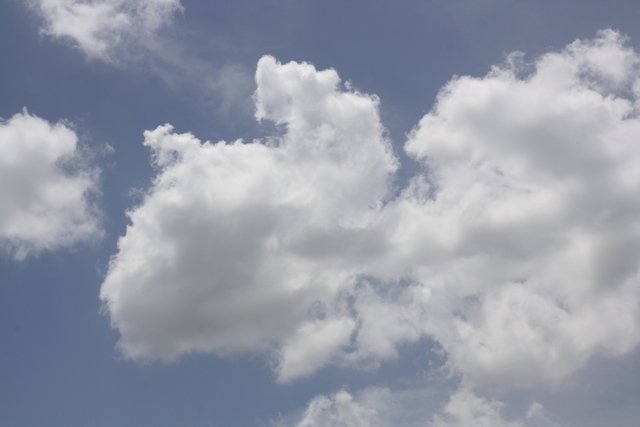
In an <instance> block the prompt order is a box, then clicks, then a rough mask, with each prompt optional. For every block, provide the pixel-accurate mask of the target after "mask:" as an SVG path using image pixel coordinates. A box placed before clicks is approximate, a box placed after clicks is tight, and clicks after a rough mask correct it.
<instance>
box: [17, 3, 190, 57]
mask: <svg viewBox="0 0 640 427" xmlns="http://www.w3.org/2000/svg"><path fill="white" fill-rule="evenodd" d="M28 2H29V4H30V5H31V7H33V8H34V9H35V10H36V11H37V12H38V13H39V15H40V16H41V17H42V20H43V28H42V32H43V33H44V34H46V35H48V36H51V37H54V38H60V39H63V40H67V41H70V42H71V43H73V44H74V45H75V46H76V47H77V48H79V49H80V50H81V51H82V52H83V53H84V54H85V55H87V56H88V57H90V58H99V59H103V60H112V59H113V57H112V56H113V53H114V51H115V50H116V49H118V48H120V47H122V46H123V45H127V44H132V43H140V42H141V40H145V39H147V38H149V37H150V36H152V35H153V34H154V33H155V32H156V31H158V30H159V29H160V28H161V27H162V26H164V25H167V24H168V23H170V22H171V19H172V18H173V16H174V15H175V13H176V12H178V11H180V10H182V5H181V4H180V0H28Z"/></svg>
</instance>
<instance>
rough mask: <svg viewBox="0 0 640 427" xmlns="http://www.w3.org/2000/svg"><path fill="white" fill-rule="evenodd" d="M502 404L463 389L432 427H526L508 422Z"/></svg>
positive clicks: (453, 396) (514, 422) (455, 394)
mask: <svg viewBox="0 0 640 427" xmlns="http://www.w3.org/2000/svg"><path fill="white" fill-rule="evenodd" d="M502 406H503V404H502V403H501V402H498V401H496V400H490V399H485V398H482V397H479V396H477V395H476V394H475V393H473V392H472V391H470V390H467V389H465V388H462V389H460V390H458V391H457V392H456V393H454V394H453V395H452V396H451V398H450V399H449V402H448V403H447V404H446V406H445V407H444V409H443V410H442V413H440V414H437V415H436V416H435V417H434V420H433V421H432V422H431V424H430V427H469V426H474V427H525V425H524V424H522V423H521V422H520V421H506V420H505V419H504V418H503V416H502Z"/></svg>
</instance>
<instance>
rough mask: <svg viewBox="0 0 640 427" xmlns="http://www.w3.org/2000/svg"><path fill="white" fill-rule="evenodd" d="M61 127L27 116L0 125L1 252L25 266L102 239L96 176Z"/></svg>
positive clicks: (73, 137)
mask: <svg viewBox="0 0 640 427" xmlns="http://www.w3.org/2000/svg"><path fill="white" fill-rule="evenodd" d="M77 142H78V138H77V136H76V134H75V133H74V131H73V130H72V129H70V128H69V127H68V126H67V125H65V124H63V123H57V124H51V123H49V122H47V121H46V120H43V119H41V118H39V117H36V116H33V115H31V114H29V113H27V112H26V111H25V112H23V113H19V114H16V115H14V116H13V117H11V118H10V119H9V120H6V121H0V150H1V151H2V155H0V200H2V203H0V251H2V252H4V253H5V254H7V255H9V256H10V257H12V258H14V259H16V260H23V259H24V258H26V257H28V256H34V255H37V254H39V253H40V252H43V251H51V250H55V249H58V248H63V247H70V246H72V245H74V244H76V243H78V242H82V241H87V240H91V239H94V238H97V237H99V236H100V235H101V233H102V231H101V227H100V221H99V217H98V213H97V211H96V208H95V206H94V204H93V203H92V201H91V200H92V197H93V195H94V194H95V192H96V178H97V172H96V170H93V169H90V168H88V167H86V162H84V161H83V159H82V156H81V155H80V154H79V152H78V149H77Z"/></svg>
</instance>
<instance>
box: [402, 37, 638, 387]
mask: <svg viewBox="0 0 640 427" xmlns="http://www.w3.org/2000/svg"><path fill="white" fill-rule="evenodd" d="M639 64H640V58H639V57H638V55H637V53H636V52H634V51H633V50H632V49H631V48H629V47H628V46H627V45H626V43H625V40H624V38H623V37H622V36H620V35H619V34H618V33H616V32H613V31H611V30H608V31H602V32H600V33H599V35H598V37H597V38H596V39H595V40H586V41H585V40H578V41H576V42H574V43H572V44H570V45H569V46H568V47H567V48H566V49H564V50H562V51H560V52H552V53H548V54H546V55H544V56H542V57H541V58H538V59H537V60H536V61H535V62H534V63H533V64H531V65H530V67H529V70H527V69H526V67H524V64H521V65H519V64H518V63H517V62H516V63H514V62H513V61H510V62H508V63H507V64H505V65H503V66H500V67H495V68H494V69H493V70H492V71H491V72H490V73H489V74H488V75H486V76H484V77H482V78H473V77H460V78H456V79H454V80H452V81H451V82H449V83H448V85H447V86H446V87H445V88H444V89H443V90H442V92H441V93H440V95H439V97H438V101H437V104H436V106H435V107H434V109H433V110H432V111H431V112H430V113H429V114H427V115H426V116H425V117H424V118H423V119H422V120H421V121H420V124H419V125H418V127H417V128H416V129H415V130H414V131H413V132H412V134H411V136H410V138H409V141H408V142H407V144H406V150H407V152H408V153H409V155H411V156H414V157H415V158H416V159H418V160H419V161H422V162H424V165H425V166H426V168H427V170H428V171H429V178H430V179H431V182H432V185H433V188H434V192H435V196H434V197H433V198H424V197H423V198H420V197H418V198H417V199H416V202H415V203H414V204H417V205H418V207H415V206H412V207H411V209H408V208H400V209H401V210H404V212H402V213H401V215H403V216H404V218H403V219H402V220H401V222H400V224H401V226H400V230H402V229H403V228H405V229H406V230H405V231H402V232H401V233H400V235H401V236H403V241H402V246H403V247H409V248H412V250H411V252H410V256H411V257H414V258H413V259H410V260H409V264H410V265H411V266H413V267H414V269H415V271H416V275H415V277H416V279H417V280H418V281H419V282H421V283H423V284H424V286H426V287H428V288H429V290H430V292H431V296H430V300H431V301H427V302H426V306H427V307H428V311H430V312H431V314H430V315H429V316H428V319H427V323H426V331H427V333H428V334H429V335H431V336H432V337H434V338H435V339H436V340H437V341H439V342H440V343H441V344H442V345H443V347H444V349H445V350H446V351H447V352H448V353H449V359H450V362H451V364H452V366H453V367H454V368H455V369H456V370H457V371H460V372H463V373H464V374H465V375H467V376H468V377H469V378H470V379H472V380H473V381H474V382H475V383H478V384H483V385H487V386H496V387H503V386H504V387H530V386H536V385H548V384H557V383H558V382H560V381H561V380H562V379H564V378H566V377H567V376H568V375H570V374H571V373H573V372H574V371H575V370H576V369H578V368H580V367H582V366H584V365H585V364H586V362H587V361H588V360H589V359H590V358H591V357H593V356H594V355H595V354H603V355H616V354H623V353H627V352H629V351H631V350H632V349H634V348H635V347H636V346H637V344H638V342H639V341H640V292H638V290H639V283H640V282H639V277H638V272H639V271H638V257H639V255H640V222H639V220H638V218H640V216H639V214H640V204H639V203H638V202H637V197H635V194H637V192H638V191H639V190H640V174H638V168H637V164H638V161H639V160H640V149H639V147H638V144H637V143H636V135H637V134H638V130H639V129H640V120H639V119H638V108H637V107H638V102H637V90H636V88H637V87H638V82H639V81H640V73H639V72H638V65H639ZM523 73H524V75H523ZM403 203H408V204H411V202H403Z"/></svg>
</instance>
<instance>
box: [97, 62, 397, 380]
mask: <svg viewBox="0 0 640 427" xmlns="http://www.w3.org/2000/svg"><path fill="white" fill-rule="evenodd" d="M256 80H257V82H258V89H257V92H256V96H255V98H256V105H257V116H258V118H260V119H262V120H272V121H274V122H276V123H277V124H281V125H283V126H284V127H285V132H284V134H283V135H282V136H279V137H273V138H270V139H268V140H266V141H262V142H260V141H254V142H251V143H243V142H241V141H236V142H233V143H225V142H219V143H215V144H214V143H209V142H205V143H202V142H201V141H199V140H197V139H196V138H195V137H193V136H192V135H190V134H177V133H175V132H174V131H173V130H172V128H171V127H170V126H169V125H165V126H161V127H159V128H157V129H155V130H153V131H148V132H146V133H145V145H147V146H148V147H149V148H150V149H151V150H152V153H153V159H154V165H155V167H156V168H157V171H158V174H157V176H156V178H155V181H154V184H153V186H152V188H151V189H150V190H149V192H148V194H147V196H146V197H145V199H144V201H143V203H142V204H141V205H140V206H137V207H135V208H134V209H132V210H131V211H130V212H129V218H130V221H131V224H130V225H129V227H128V228H127V231H126V234H125V235H124V236H123V237H121V238H120V240H119V243H118V253H117V254H116V255H115V256H114V258H113V259H112V261H111V263H110V266H109V270H108V275H107V277H106V278H105V280H104V283H103V285H102V289H101V298H102V300H103V301H104V303H105V304H106V307H107V309H108V311H109V314H110V316H111V320H112V323H113V326H114V327H116V328H118V330H119V331H120V334H121V340H120V348H121V350H122V351H123V353H124V354H125V355H127V356H129V357H133V358H142V359H145V358H157V357H159V358H163V359H175V358H177V357H179V356H180V355H182V354H186V353H190V352H196V351H200V352H203V351H204V352H213V353H217V354H228V353H233V352H238V351H257V350H265V349H271V348H273V346H274V345H275V346H277V345H279V344H280V343H282V342H283V341H284V340H285V339H287V338H292V339H294V340H298V342H299V343H301V344H303V345H305V346H306V345H309V346H315V345H317V344H318V343H319V342H325V343H326V342H327V340H325V339H324V338H317V339H316V338H308V337H307V338H305V337H304V335H305V333H306V334H328V335H330V336H331V337H330V338H329V341H330V342H332V343H333V344H332V345H334V346H337V347H339V343H340V342H341V341H342V340H344V339H346V338H348V336H347V334H346V333H347V332H348V328H349V323H350V321H347V322H346V323H345V322H343V323H339V322H338V323H335V322H334V323H330V324H322V323H316V324H312V325H311V326H309V327H307V326H305V325H307V323H305V322H308V321H310V320H312V319H313V318H314V316H312V315H311V314H310V313H312V312H313V311H314V310H315V311H316V312H317V313H320V312H322V311H324V310H325V308H323V304H324V301H331V300H332V298H333V295H335V294H336V293H338V292H339V291H340V290H341V289H343V288H344V287H346V286H348V284H350V283H351V282H352V281H353V279H354V277H356V276H357V275H358V274H360V272H361V271H362V270H363V269H364V268H365V264H363V262H364V261H365V260H366V259H367V258H368V257H369V256H370V255H371V254H374V253H378V254H383V253H384V250H385V248H384V247H383V246H382V242H381V241H380V240H379V239H378V238H377V236H376V235H374V234H372V233H370V232H369V228H370V227H371V226H372V224H371V223H372V221H374V219H375V218H374V217H375V213H376V212H377V211H379V210H380V206H381V203H382V201H383V200H384V199H385V197H387V196H389V195H390V191H391V184H390V177H391V175H392V174H393V173H394V171H395V169H396V167H397V161H396V159H395V157H394V156H393V154H392V153H391V148H390V146H389V143H388V141H387V140H386V139H385V137H384V135H383V128H382V126H381V124H380V121H379V115H378V99H377V98H375V97H371V96H368V95H364V94H360V93H357V92H350V91H342V90H340V88H339V83H340V80H339V78H338V75H337V74H336V72H335V71H333V70H325V71H317V70H315V68H313V67H312V66H311V65H309V64H304V63H303V64H297V63H288V64H279V63H277V62H276V61H275V60H274V59H273V58H272V57H264V58H262V59H261V60H260V62H259V63H258V68H257V72H256ZM344 141H349V144H344V143H343V142H344ZM314 307H315V308H314ZM313 325H315V326H313ZM296 352H298V354H308V350H305V349H302V350H295V349H293V347H291V346H290V347H289V348H288V350H286V351H285V354H286V355H287V357H288V360H292V361H295V360H297V359H296V356H295V354H296ZM324 359H326V358H322V361H323V362H324ZM292 363H293V362H292ZM282 369H283V372H292V370H293V371H297V372H299V373H303V372H305V373H306V372H308V370H309V369H308V368H302V367H297V368H284V367H283V368H282Z"/></svg>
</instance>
